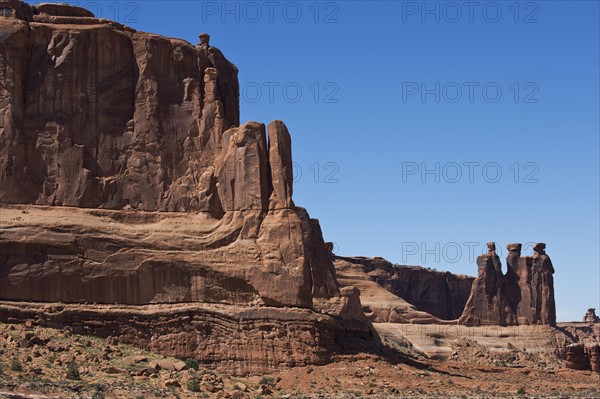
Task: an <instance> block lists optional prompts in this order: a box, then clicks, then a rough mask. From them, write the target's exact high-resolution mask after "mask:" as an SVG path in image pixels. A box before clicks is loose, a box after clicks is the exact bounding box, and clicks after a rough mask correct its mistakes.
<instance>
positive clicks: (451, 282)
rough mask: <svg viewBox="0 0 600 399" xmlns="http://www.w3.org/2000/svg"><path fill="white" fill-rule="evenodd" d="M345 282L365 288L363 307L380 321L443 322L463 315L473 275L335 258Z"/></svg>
mask: <svg viewBox="0 0 600 399" xmlns="http://www.w3.org/2000/svg"><path fill="white" fill-rule="evenodd" d="M334 265H335V268H336V271H337V276H338V280H339V281H340V283H341V284H348V285H355V286H357V287H358V288H360V291H361V303H362V304H363V310H364V311H365V314H366V315H367V317H369V319H370V320H371V321H373V322H377V323H406V322H411V323H442V322H444V320H456V319H458V318H459V317H460V315H461V314H462V312H463V310H464V307H465V304H466V302H467V299H468V298H469V295H470V292H471V284H472V283H473V277H469V276H463V275H455V274H451V273H449V272H438V271H433V270H428V269H425V268H422V267H418V266H403V265H394V264H392V263H390V262H388V261H387V260H385V259H383V258H364V257H342V256H336V257H335V258H334Z"/></svg>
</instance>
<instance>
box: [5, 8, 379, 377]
mask: <svg viewBox="0 0 600 399" xmlns="http://www.w3.org/2000/svg"><path fill="white" fill-rule="evenodd" d="M0 11H1V13H0V15H1V16H0V26H1V31H0V204H1V205H0V206H2V214H3V220H2V222H3V223H4V222H5V221H6V226H8V227H10V228H6V229H2V231H0V300H5V301H6V300H8V301H35V302H66V303H80V304H84V303H97V304H104V305H108V304H119V305H128V306H139V305H150V304H163V305H164V306H165V307H164V308H160V307H158V308H153V309H155V311H156V312H157V313H156V317H157V320H159V319H160V320H161V321H160V323H159V324H160V325H159V326H155V327H156V331H155V332H153V330H150V332H148V331H145V332H144V334H146V333H149V334H150V336H146V335H144V334H142V333H141V332H140V333H139V334H138V333H137V332H136V333H133V331H138V329H139V330H140V331H143V330H144V327H143V325H144V323H145V321H144V322H140V324H136V325H135V326H133V325H131V326H130V327H131V328H130V334H127V333H123V336H124V337H125V338H124V339H125V340H129V341H130V342H132V343H142V344H143V343H147V344H148V345H150V343H151V342H159V341H160V342H162V344H160V345H158V346H157V348H158V349H159V350H161V351H162V352H163V353H175V352H177V355H178V356H188V357H194V356H204V357H207V358H209V359H210V358H211V356H212V357H214V358H215V359H216V358H217V355H215V354H214V353H212V354H211V350H212V351H218V350H222V349H223V347H226V346H227V347H229V348H236V347H237V346H239V345H240V344H241V343H242V341H243V339H242V338H240V337H241V336H242V335H243V334H242V333H240V334H242V335H240V336H239V337H238V338H234V337H235V334H234V333H233V332H235V331H238V330H239V331H242V330H244V329H252V328H257V329H258V330H257V331H250V332H248V337H253V336H255V337H259V336H260V337H265V336H267V335H269V334H272V333H273V332H269V333H263V332H262V330H260V328H262V327H260V325H261V323H263V322H264V323H266V324H265V326H267V327H268V326H269V325H270V326H277V328H276V330H277V331H280V332H279V333H278V334H283V336H284V337H285V338H284V340H285V341H286V342H287V344H289V345H290V346H294V345H295V343H299V342H300V340H304V341H303V342H306V343H307V344H306V345H299V346H298V348H299V349H298V350H297V351H296V355H294V359H293V362H296V363H301V362H305V363H310V362H313V363H314V362H318V361H320V360H319V359H321V360H322V359H324V358H325V357H324V356H325V355H324V354H327V353H329V354H330V353H332V351H335V350H337V349H336V348H333V347H331V345H332V342H334V341H331V340H329V341H326V340H319V339H317V335H319V334H320V333H319V331H321V329H320V327H318V326H317V324H318V323H321V321H319V320H324V319H323V318H319V317H325V315H327V317H325V319H327V320H329V321H328V322H327V323H330V324H329V325H328V327H327V328H328V329H329V330H328V331H330V330H331V329H332V328H333V330H335V328H339V329H340V331H343V332H347V333H348V334H350V335H355V336H361V335H364V337H366V338H365V342H371V343H373V344H374V347H377V345H378V344H377V343H378V338H377V336H376V334H374V330H373V329H372V327H371V326H370V324H369V323H368V321H367V320H366V318H365V317H364V315H363V314H362V312H361V311H360V309H361V306H360V301H359V294H358V291H357V290H355V289H351V288H345V289H344V290H343V291H340V287H339V285H338V282H337V280H336V276H335V269H334V267H333V263H332V261H331V259H330V258H329V257H328V255H327V249H326V248H325V243H324V241H323V237H322V233H321V229H320V227H319V222H318V220H316V219H311V218H310V217H309V215H308V213H307V212H306V210H304V209H302V208H299V207H296V206H295V204H294V202H293V200H292V181H293V178H292V148H291V138H290V134H289V132H288V129H287V128H286V126H285V125H284V124H283V122H281V121H274V122H271V123H270V124H269V125H268V127H265V125H264V124H262V123H258V122H248V123H245V124H242V125H240V120H239V118H240V114H239V84H238V78H237V75H238V70H237V68H236V67H235V65H233V64H232V63H231V62H229V61H228V60H227V59H226V58H225V56H224V55H223V53H222V52H221V51H220V50H219V49H218V48H216V47H213V46H210V45H209V44H208V40H207V38H206V36H203V37H202V38H201V40H203V42H202V43H201V44H200V45H199V46H198V47H196V46H194V45H192V44H190V43H188V42H186V41H184V40H180V39H172V38H166V37H162V36H159V35H156V34H152V33H145V32H138V31H136V30H134V29H131V28H128V27H125V26H123V25H121V24H119V23H116V22H113V21H109V20H106V19H99V18H95V17H94V15H93V14H92V13H90V12H89V11H87V10H85V9H83V8H79V7H73V6H69V5H65V4H43V5H39V6H30V5H28V4H26V3H24V2H22V1H18V0H0ZM34 205H35V206H34ZM4 215H6V218H4ZM3 226H5V225H3ZM181 303H196V304H198V303H200V304H210V305H211V306H212V305H215V306H216V305H219V306H218V307H215V308H214V309H213V308H210V309H209V310H206V309H203V310H202V311H199V313H198V318H197V320H196V319H195V318H194V317H193V314H192V315H189V314H186V315H184V316H182V317H177V318H176V319H174V320H173V321H172V322H170V321H169V315H168V309H169V306H174V305H173V304H181ZM286 307H290V308H299V309H304V310H306V311H307V312H308V314H305V313H302V314H303V315H302V316H301V319H302V321H301V322H299V323H300V324H301V325H302V327H301V328H300V327H298V328H296V327H294V326H298V325H299V324H298V323H296V322H294V321H290V322H289V323H288V321H287V319H286V318H287V317H288V316H286V313H285V312H278V311H269V310H264V311H263V310H262V308H286ZM11 309H12V310H11V311H10V312H9V313H3V315H2V317H4V318H6V319H7V320H8V319H10V320H13V321H17V320H19V319H20V318H21V316H22V314H21V313H19V310H18V308H17V309H16V310H15V309H14V308H11ZM72 309H73V310H72V311H71V312H75V313H77V309H78V308H76V307H75V308H72ZM165 312H166V313H165ZM247 312H250V313H251V316H252V317H250V319H252V320H254V327H253V326H252V324H244V325H243V326H242V325H241V324H240V323H242V324H243V323H244V320H248V314H247ZM192 313H193V312H192ZM94 314H95V313H94V311H92V310H85V309H83V308H81V313H80V314H76V316H77V317H76V319H77V320H78V322H79V323H80V324H81V325H82V326H85V325H87V326H88V328H92V327H90V326H91V325H92V324H93V323H92V322H93V320H91V321H90V320H88V319H85V318H86V317H88V318H93V317H96V316H94ZM316 315H319V316H318V317H317V316H316ZM146 316H147V315H146ZM98 317H100V316H98ZM140 317H141V319H144V317H145V316H140ZM290 317H291V319H293V317H292V316H290ZM74 318H75V316H73V315H72V316H68V317H64V318H63V317H62V316H61V317H58V318H56V319H55V322H56V323H60V322H62V323H70V320H73V319H74ZM261 318H262V321H261ZM120 320H126V319H125V318H121V319H120ZM144 320H145V319H144ZM192 320H195V321H194V323H196V324H193V325H191V326H186V327H185V328H182V326H181V323H185V322H186V321H187V322H188V323H191V322H192ZM219 320H221V321H222V323H221V324H220V322H219ZM294 320H296V319H294ZM296 321H297V320H296ZM132 323H133V322H132ZM295 323H296V324H295ZM336 323H337V324H336ZM348 323H350V324H348ZM219 326H222V328H221V329H220V327H219ZM336 326H337V327H336ZM267 327H265V328H267ZM82 328H83V327H82ZM180 329H181V330H182V331H183V330H185V331H187V333H186V334H183V332H181V334H180V335H177V331H178V330H180ZM197 329H201V330H202V334H198V332H197V331H196V330H197ZM268 329H271V327H268ZM99 330H102V328H99ZM125 330H127V328H125ZM102 331H104V330H102ZM274 331H275V330H274ZM103 333H104V332H103ZM169 334H170V335H173V336H174V335H177V337H178V339H177V340H174V341H173V342H176V345H178V348H177V350H176V351H175V349H174V348H172V347H169V345H171V344H168V343H165V341H163V339H164V337H165V336H168V335H169ZM307 334H308V335H311V337H306V336H305V335H307ZM141 336H143V339H141V338H140V337H141ZM199 336H202V337H203V339H206V340H208V341H211V340H213V341H214V342H218V343H219V345H220V346H219V345H216V344H215V345H214V346H212V347H209V348H207V347H202V346H201V345H197V342H196V340H197V339H198V338H197V337H199ZM136 337H137V338H136ZM252 339H254V338H252ZM282 339H283V338H282ZM257 340H258V338H257ZM194 342H196V344H194ZM256 342H258V344H257V347H256V348H255V352H254V353H253V352H252V351H250V350H240V351H239V352H238V355H236V356H238V357H237V358H236V359H237V360H239V361H243V362H246V363H248V364H250V366H248V367H247V370H251V371H253V372H256V371H268V370H272V369H273V368H276V367H278V365H286V364H288V365H289V364H290V359H289V358H288V356H287V354H286V353H287V352H286V350H280V349H281V348H283V347H284V346H285V345H284V346H281V345H280V344H281V342H279V343H278V340H269V339H261V340H258V341H256ZM335 342H337V343H336V344H340V341H335ZM335 342H334V343H335ZM350 342H351V340H349V341H348V342H346V343H344V345H345V346H347V347H348V345H347V344H349V343H350ZM287 344H286V345H287ZM173 345H175V343H173ZM265 345H266V346H265ZM269 345H270V346H269ZM277 345H280V347H279V348H275V346H277ZM311 345H316V347H313V348H311V349H310V351H308V349H307V348H309V347H311ZM319 345H322V346H319ZM341 346H342V345H341V344H340V347H341ZM350 346H351V345H350ZM338 349H339V347H338ZM231 350H234V349H231ZM174 351H175V352H174ZM257 353H260V354H261V355H258V356H257ZM267 354H268V355H267ZM262 355H264V356H268V357H269V360H268V361H266V360H264V356H262ZM303 359H304V360H303Z"/></svg>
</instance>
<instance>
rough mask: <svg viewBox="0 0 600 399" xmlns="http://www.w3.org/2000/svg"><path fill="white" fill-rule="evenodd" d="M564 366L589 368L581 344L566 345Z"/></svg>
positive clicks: (579, 368)
mask: <svg viewBox="0 0 600 399" xmlns="http://www.w3.org/2000/svg"><path fill="white" fill-rule="evenodd" d="M566 366H567V367H568V368H570V369H575V370H589V369H590V362H589V359H588V357H587V355H586V353H585V347H584V346H583V344H580V343H575V344H571V345H568V346H567V362H566Z"/></svg>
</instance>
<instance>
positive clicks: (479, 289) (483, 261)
mask: <svg viewBox="0 0 600 399" xmlns="http://www.w3.org/2000/svg"><path fill="white" fill-rule="evenodd" d="M487 245H488V252H487V253H486V254H483V255H480V256H478V257H477V278H476V279H475V281H474V282H473V287H472V289H471V296H470V297H469V300H468V301H467V304H466V306H465V310H464V312H463V314H462V316H461V317H460V319H459V323H460V324H467V325H481V324H499V325H506V323H505V321H504V304H503V303H502V294H501V286H502V277H503V275H502V265H501V263H500V258H499V257H498V255H497V254H496V245H495V244H494V243H488V244H487Z"/></svg>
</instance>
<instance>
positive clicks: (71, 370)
mask: <svg viewBox="0 0 600 399" xmlns="http://www.w3.org/2000/svg"><path fill="white" fill-rule="evenodd" d="M67 378H68V379H70V380H79V379H81V376H80V375H79V366H78V365H77V362H76V361H75V360H73V361H72V362H71V363H69V365H68V366H67Z"/></svg>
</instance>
